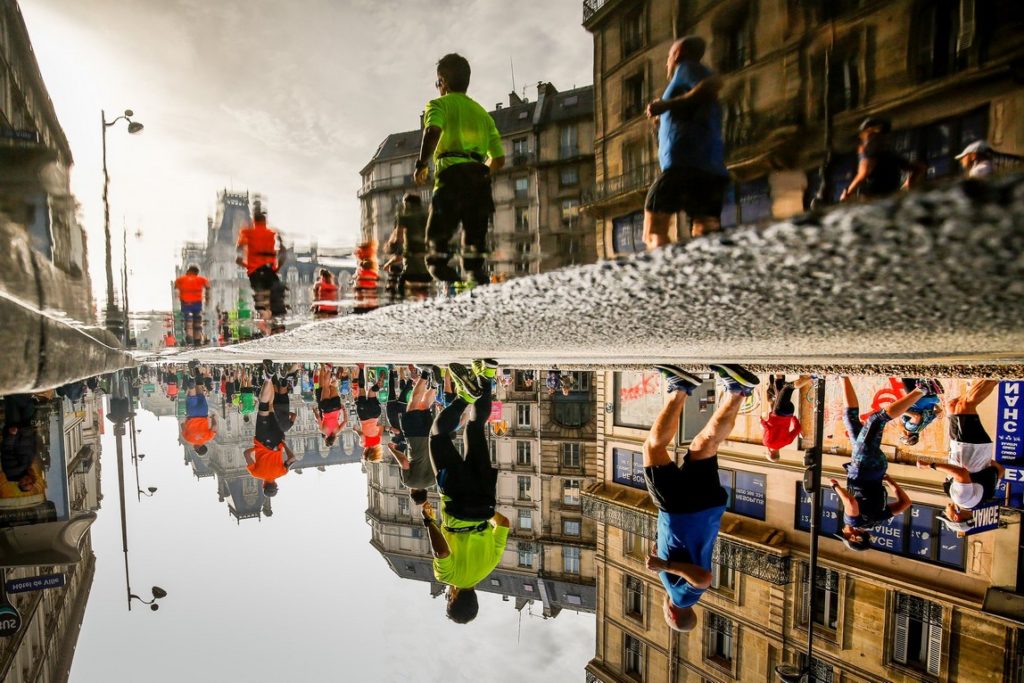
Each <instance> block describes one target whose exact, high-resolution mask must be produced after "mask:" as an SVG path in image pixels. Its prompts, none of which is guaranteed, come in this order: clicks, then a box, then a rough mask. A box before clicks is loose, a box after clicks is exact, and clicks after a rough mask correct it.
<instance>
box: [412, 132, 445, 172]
mask: <svg viewBox="0 0 1024 683" xmlns="http://www.w3.org/2000/svg"><path fill="white" fill-rule="evenodd" d="M440 140H441V129H440V128H438V127H437V126H429V127H427V128H424V129H423V139H422V140H420V156H419V158H418V159H417V160H416V174H415V177H414V179H415V181H416V184H417V185H424V184H426V182H427V178H428V177H429V176H430V169H429V168H428V167H427V160H428V159H430V157H432V156H434V150H435V149H437V143H438V142H439V141H440Z"/></svg>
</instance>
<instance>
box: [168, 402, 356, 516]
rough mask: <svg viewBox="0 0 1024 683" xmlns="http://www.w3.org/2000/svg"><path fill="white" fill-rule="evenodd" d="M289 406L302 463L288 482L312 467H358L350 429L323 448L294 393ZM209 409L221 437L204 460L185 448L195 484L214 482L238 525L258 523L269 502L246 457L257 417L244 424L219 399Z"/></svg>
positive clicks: (292, 439)
mask: <svg viewBox="0 0 1024 683" xmlns="http://www.w3.org/2000/svg"><path fill="white" fill-rule="evenodd" d="M291 405H292V410H294V411H295V412H296V413H297V414H298V415H297V417H296V418H295V425H294V426H293V427H292V428H291V429H290V430H289V431H288V433H287V435H286V441H287V443H288V446H289V447H290V448H291V449H292V451H294V452H295V456H296V458H298V462H296V463H295V464H294V465H293V466H292V469H291V472H290V473H289V474H288V477H289V478H291V477H295V476H301V475H302V472H303V471H304V470H306V469H310V468H315V469H317V470H323V468H325V467H327V466H330V465H343V464H350V463H356V462H359V460H360V458H361V457H362V448H361V447H360V445H359V443H358V439H355V438H353V436H354V435H353V434H352V432H351V430H346V431H345V433H343V434H342V436H341V437H340V438H339V439H338V441H337V443H335V444H334V445H333V446H331V448H329V449H328V448H324V445H323V439H321V437H320V431H319V430H318V429H317V424H316V419H315V418H314V417H313V410H312V407H311V405H310V404H307V403H306V402H305V401H303V400H302V397H301V396H300V395H299V394H292V396H291ZM210 409H211V410H213V411H215V412H216V414H217V436H215V437H214V438H213V440H212V441H209V442H208V443H207V444H206V447H207V452H206V453H205V454H204V455H199V454H197V453H196V452H195V449H194V448H192V446H190V445H188V444H185V443H182V447H183V449H184V463H185V465H187V466H189V467H191V468H192V474H193V475H194V476H195V477H196V478H197V479H206V478H209V477H216V480H217V497H218V500H219V501H220V502H225V501H226V502H227V507H228V514H230V515H231V516H232V517H234V518H235V520H236V521H238V522H241V520H243V519H253V518H255V519H260V518H261V517H262V516H263V515H264V514H266V510H267V506H268V505H269V500H268V499H267V498H265V496H264V495H263V485H262V482H260V481H259V480H258V479H254V478H253V476H252V475H251V474H249V471H248V470H247V469H246V462H245V457H244V456H243V455H242V453H243V451H245V449H247V448H251V447H252V439H253V433H254V431H255V428H256V427H255V419H256V418H255V415H253V416H252V417H251V419H250V421H249V422H245V421H244V420H243V419H242V415H241V414H240V413H239V412H238V410H237V409H236V408H234V407H231V406H228V407H226V408H225V406H223V404H222V400H221V395H220V394H214V395H212V396H211V397H210ZM179 441H180V437H179Z"/></svg>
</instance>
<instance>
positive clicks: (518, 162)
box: [509, 152, 537, 168]
mask: <svg viewBox="0 0 1024 683" xmlns="http://www.w3.org/2000/svg"><path fill="white" fill-rule="evenodd" d="M535 161H537V155H536V154H534V153H533V152H522V153H513V154H512V159H511V162H512V163H511V164H509V165H510V166H512V167H513V168H517V167H520V166H529V165H530V164H532V163H534V162H535Z"/></svg>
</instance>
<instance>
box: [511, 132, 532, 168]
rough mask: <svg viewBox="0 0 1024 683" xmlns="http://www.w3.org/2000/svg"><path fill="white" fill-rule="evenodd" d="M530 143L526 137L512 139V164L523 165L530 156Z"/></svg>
mask: <svg viewBox="0 0 1024 683" xmlns="http://www.w3.org/2000/svg"><path fill="white" fill-rule="evenodd" d="M529 147H530V144H529V142H528V141H527V139H526V138H515V139H514V140H512V165H513V166H522V165H523V164H525V163H527V162H528V161H529V158H530V151H529Z"/></svg>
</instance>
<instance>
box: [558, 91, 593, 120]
mask: <svg viewBox="0 0 1024 683" xmlns="http://www.w3.org/2000/svg"><path fill="white" fill-rule="evenodd" d="M593 116H594V86H592V85H585V86H583V87H581V88H573V89H572V90H566V91H565V92H560V93H558V94H556V95H555V100H554V102H553V103H552V105H551V109H550V110H549V112H548V120H549V121H552V122H554V121H568V120H570V119H578V118H583V117H587V118H591V117H593Z"/></svg>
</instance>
